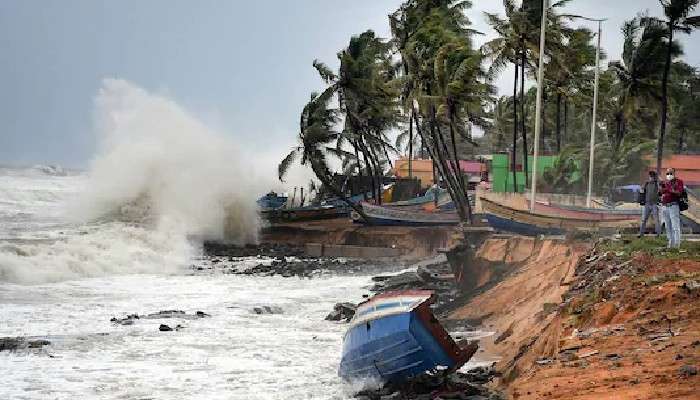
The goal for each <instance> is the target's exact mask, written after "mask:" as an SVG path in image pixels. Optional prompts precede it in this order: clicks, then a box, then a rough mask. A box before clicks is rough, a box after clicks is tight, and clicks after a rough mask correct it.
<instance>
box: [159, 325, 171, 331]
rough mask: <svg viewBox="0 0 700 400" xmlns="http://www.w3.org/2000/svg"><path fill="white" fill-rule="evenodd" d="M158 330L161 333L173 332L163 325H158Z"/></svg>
mask: <svg viewBox="0 0 700 400" xmlns="http://www.w3.org/2000/svg"><path fill="white" fill-rule="evenodd" d="M158 330H159V331H161V332H170V331H172V330H173V328H171V327H169V326H168V325H165V324H160V327H158Z"/></svg>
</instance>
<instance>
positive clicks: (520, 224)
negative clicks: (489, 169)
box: [481, 198, 638, 235]
mask: <svg viewBox="0 0 700 400" xmlns="http://www.w3.org/2000/svg"><path fill="white" fill-rule="evenodd" d="M481 206H482V209H483V211H484V212H485V213H486V214H487V215H486V219H487V220H488V221H489V225H491V226H492V227H493V228H494V229H496V230H501V231H509V232H514V233H519V234H524V235H539V234H561V233H563V232H565V231H573V230H585V231H594V230H601V229H624V228H633V227H637V224H638V219H636V218H634V219H630V218H622V219H611V220H607V219H594V218H590V216H585V217H573V216H564V215H561V214H559V215H556V216H555V215H547V214H543V213H540V212H534V213H533V212H530V211H524V210H516V209H514V208H511V207H507V206H504V205H502V204H498V203H495V202H493V201H491V200H487V199H484V198H482V199H481Z"/></svg>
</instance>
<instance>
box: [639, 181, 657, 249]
mask: <svg viewBox="0 0 700 400" xmlns="http://www.w3.org/2000/svg"><path fill="white" fill-rule="evenodd" d="M640 191H641V192H642V194H641V200H643V201H644V204H643V207H644V208H643V209H642V223H641V225H640V227H639V235H638V236H637V237H642V236H644V233H645V232H646V228H647V220H648V219H649V216H650V215H652V216H653V217H654V227H655V228H656V236H657V237H658V236H659V235H661V220H660V219H659V177H658V175H656V171H649V179H648V180H647V181H646V182H644V184H643V185H642V187H641V189H640Z"/></svg>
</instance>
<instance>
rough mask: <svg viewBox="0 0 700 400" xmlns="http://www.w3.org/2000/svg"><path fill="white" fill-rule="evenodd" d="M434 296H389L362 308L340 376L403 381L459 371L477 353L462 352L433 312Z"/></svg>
mask: <svg viewBox="0 0 700 400" xmlns="http://www.w3.org/2000/svg"><path fill="white" fill-rule="evenodd" d="M433 300H434V297H433V292H432V291H429V290H404V291H395V292H386V293H382V294H379V295H377V296H374V297H373V298H372V299H370V300H368V301H366V302H365V303H362V304H360V305H359V306H358V308H357V311H356V313H355V317H354V318H353V319H352V321H350V327H349V328H348V331H347V332H346V333H345V338H344V341H343V356H342V359H341V361H340V368H339V371H338V375H340V377H341V378H343V379H344V380H346V381H349V382H353V381H363V380H373V381H380V382H383V383H400V382H403V381H405V380H407V379H409V378H412V377H415V376H418V375H420V374H422V373H425V372H429V371H437V370H447V371H454V370H456V369H458V368H460V367H461V366H462V365H464V363H466V362H467V361H468V360H469V359H470V358H471V356H472V355H474V353H475V352H476V345H470V346H468V347H467V348H465V349H461V348H460V347H459V346H458V345H457V343H455V341H454V340H453V339H452V338H451V337H450V335H449V334H448V333H447V331H445V329H444V328H443V327H442V325H440V323H439V322H438V321H437V319H436V318H435V316H434V315H433V314H432V312H431V310H430V304H431V303H432V302H433Z"/></svg>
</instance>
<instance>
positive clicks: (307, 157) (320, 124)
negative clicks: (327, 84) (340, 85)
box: [277, 88, 368, 221]
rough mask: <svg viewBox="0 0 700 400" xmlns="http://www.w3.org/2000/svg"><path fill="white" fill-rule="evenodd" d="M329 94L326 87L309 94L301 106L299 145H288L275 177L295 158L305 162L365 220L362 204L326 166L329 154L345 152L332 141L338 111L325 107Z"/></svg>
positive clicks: (284, 173) (334, 139) (279, 175)
mask: <svg viewBox="0 0 700 400" xmlns="http://www.w3.org/2000/svg"><path fill="white" fill-rule="evenodd" d="M332 98H333V90H331V89H330V88H329V89H326V90H325V91H324V92H323V93H321V94H320V95H319V94H317V93H312V94H311V99H310V100H309V102H308V103H307V104H306V106H304V109H303V110H302V112H301V117H300V121H299V145H298V146H297V147H295V148H294V149H292V151H290V152H289V154H287V156H286V157H285V158H284V159H283V160H282V161H281V162H280V164H279V166H278V167H277V172H278V178H279V180H280V181H284V176H285V175H286V174H287V171H288V170H289V167H290V166H291V165H292V163H294V161H296V160H297V159H298V158H301V164H302V165H309V166H310V167H311V170H312V171H313V173H314V175H316V178H318V180H319V181H321V183H322V184H323V185H324V187H326V188H327V189H328V190H330V191H331V192H332V193H333V194H334V195H335V196H337V197H338V198H340V199H341V200H343V201H344V202H346V203H347V204H348V205H349V206H350V207H352V209H353V210H355V211H356V212H357V213H358V214H360V216H362V218H364V219H365V220H366V221H368V219H367V218H366V215H365V213H364V212H363V211H362V207H360V206H358V205H357V204H355V203H353V202H351V201H350V200H349V199H348V198H347V197H346V196H345V194H344V193H343V191H342V190H340V188H338V187H337V186H336V184H335V182H333V173H332V172H331V170H330V167H329V166H328V157H329V156H340V157H342V156H345V154H342V153H339V152H338V150H337V147H336V145H335V142H336V141H337V140H338V137H339V133H338V132H335V130H334V128H335V126H336V125H337V123H338V115H337V114H338V111H337V110H334V109H331V108H329V107H328V104H329V103H330V101H331V100H332Z"/></svg>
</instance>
